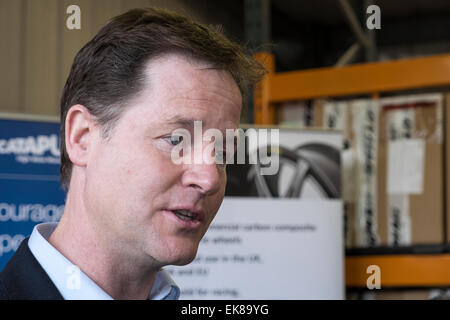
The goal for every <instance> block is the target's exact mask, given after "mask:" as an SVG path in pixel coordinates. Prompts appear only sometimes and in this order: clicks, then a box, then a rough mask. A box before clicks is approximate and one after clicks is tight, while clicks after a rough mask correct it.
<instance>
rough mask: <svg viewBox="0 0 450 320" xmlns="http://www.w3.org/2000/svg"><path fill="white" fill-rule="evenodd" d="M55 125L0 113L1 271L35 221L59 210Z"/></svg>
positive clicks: (48, 218) (53, 218) (60, 194)
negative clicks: (6, 116)
mask: <svg viewBox="0 0 450 320" xmlns="http://www.w3.org/2000/svg"><path fill="white" fill-rule="evenodd" d="M59 129H60V125H59V122H57V121H42V120H23V119H9V117H8V118H2V117H1V116H0V270H2V269H3V267H4V266H5V265H6V263H7V262H8V260H9V259H10V258H11V256H12V255H13V254H14V252H15V251H16V250H17V248H18V246H19V244H20V243H21V242H22V240H23V239H24V238H25V237H28V236H29V235H30V234H31V231H32V230H33V227H34V226H35V225H36V224H38V223H42V222H52V221H58V220H59V218H60V217H61V215H62V213H63V210H64V201H65V193H64V191H63V190H62V189H61V187H60V183H59V177H60V174H59V166H60V151H59V140H60V137H59Z"/></svg>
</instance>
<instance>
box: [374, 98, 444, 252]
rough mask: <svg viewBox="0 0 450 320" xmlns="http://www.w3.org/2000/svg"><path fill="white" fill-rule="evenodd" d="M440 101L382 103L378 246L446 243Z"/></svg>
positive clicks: (418, 99) (415, 99)
mask: <svg viewBox="0 0 450 320" xmlns="http://www.w3.org/2000/svg"><path fill="white" fill-rule="evenodd" d="M442 99H443V97H442V95H441V94H426V95H414V96H406V97H397V98H389V99H381V100H380V106H381V108H382V109H381V115H380V123H381V130H380V136H379V153H378V156H379V159H378V161H379V171H378V183H379V184H378V190H379V195H378V227H379V228H378V231H379V236H380V244H381V245H389V246H409V245H423V244H424V245H429V244H442V243H443V242H444V237H445V234H444V225H443V210H444V207H443V203H444V195H443V183H444V179H443V176H444V175H443V170H444V169H443V168H444V167H443V151H444V149H443V106H442Z"/></svg>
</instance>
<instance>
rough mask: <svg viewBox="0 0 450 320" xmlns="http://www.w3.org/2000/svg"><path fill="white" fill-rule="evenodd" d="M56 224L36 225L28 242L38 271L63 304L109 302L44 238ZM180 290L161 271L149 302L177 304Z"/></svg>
mask: <svg viewBox="0 0 450 320" xmlns="http://www.w3.org/2000/svg"><path fill="white" fill-rule="evenodd" d="M56 226H57V223H41V224H39V225H36V226H35V227H34V229H33V232H32V233H31V236H30V239H29V240H28V246H29V248H30V250H31V252H32V253H33V255H34V257H35V258H36V260H37V261H38V262H39V264H40V265H41V267H42V268H43V269H44V270H45V272H46V273H47V274H48V276H49V277H50V279H51V280H52V282H53V284H54V285H55V286H56V288H57V289H58V290H59V292H60V293H61V295H62V296H63V298H64V299H66V300H112V297H111V296H109V295H108V294H107V293H106V292H105V291H103V289H101V288H100V287H99V286H98V285H97V284H96V283H95V282H94V281H93V280H92V279H90V278H89V277H88V276H87V275H86V274H85V273H83V272H82V271H81V270H80V269H79V268H78V267H77V266H76V265H74V264H73V263H72V262H70V261H69V260H68V259H67V258H66V257H64V256H63V255H62V254H61V253H60V252H59V251H58V250H56V248H55V247H53V246H52V245H51V244H50V243H49V242H48V238H49V237H50V235H51V234H52V232H53V231H54V230H55V228H56ZM179 296H180V288H179V287H178V286H177V285H176V284H175V282H174V281H173V279H172V278H171V277H170V275H169V274H168V273H167V272H166V271H165V270H164V269H161V270H160V271H159V272H158V273H157V274H156V277H155V281H154V284H153V287H152V290H151V292H150V294H149V297H148V299H149V300H177V299H178V298H179Z"/></svg>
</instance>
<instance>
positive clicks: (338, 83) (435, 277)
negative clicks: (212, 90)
mask: <svg viewBox="0 0 450 320" xmlns="http://www.w3.org/2000/svg"><path fill="white" fill-rule="evenodd" d="M255 57H256V59H257V60H258V61H260V62H261V63H262V64H263V65H264V66H265V67H266V68H267V69H268V70H269V73H268V74H267V75H266V76H265V77H264V79H263V80H262V81H261V82H260V83H258V84H257V85H256V86H255V88H254V122H255V124H257V125H273V124H275V109H276V106H277V104H278V103H281V102H288V101H293V100H306V99H316V98H335V97H349V96H358V95H368V96H372V97H375V98H376V97H378V96H379V95H380V94H383V93H387V92H396V91H397V92H398V91H406V90H419V89H427V88H440V87H448V86H450V54H443V55H435V56H428V57H421V58H412V59H402V60H397V61H389V62H375V63H363V64H355V65H350V66H346V67H327V68H319V69H312V70H304V71H292V72H281V73H276V72H275V61H274V56H273V55H272V54H270V53H258V54H256V55H255ZM370 265H378V266H379V267H380V268H381V270H382V275H381V277H382V280H381V282H382V285H383V287H448V286H450V271H449V270H450V254H449V253H440V254H389V255H356V256H347V257H346V285H347V287H361V288H362V287H366V281H367V278H368V276H369V275H368V273H367V267H368V266H370Z"/></svg>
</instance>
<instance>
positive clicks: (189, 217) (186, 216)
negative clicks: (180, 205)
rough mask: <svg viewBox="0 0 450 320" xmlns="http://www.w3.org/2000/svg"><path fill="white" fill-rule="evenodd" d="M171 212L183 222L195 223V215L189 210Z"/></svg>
mask: <svg viewBox="0 0 450 320" xmlns="http://www.w3.org/2000/svg"><path fill="white" fill-rule="evenodd" d="M172 212H173V213H174V214H175V215H176V216H177V217H178V218H180V219H181V220H183V221H195V220H198V219H197V214H196V213H194V212H191V211H189V210H172Z"/></svg>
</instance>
